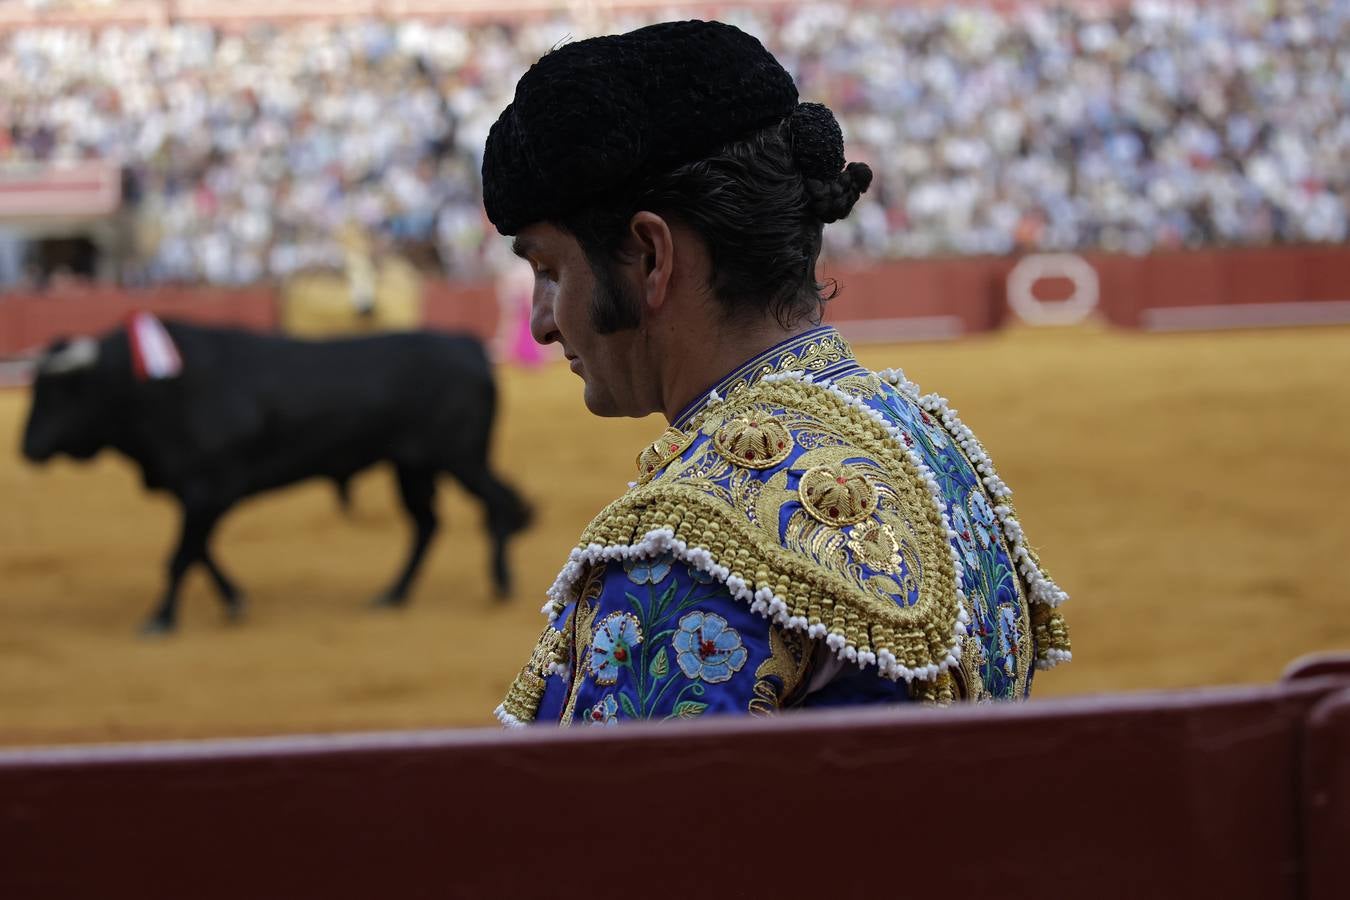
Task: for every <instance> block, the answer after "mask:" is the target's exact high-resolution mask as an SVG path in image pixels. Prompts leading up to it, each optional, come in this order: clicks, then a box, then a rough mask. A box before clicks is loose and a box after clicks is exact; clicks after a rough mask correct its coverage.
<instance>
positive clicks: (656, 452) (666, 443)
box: [637, 428, 698, 484]
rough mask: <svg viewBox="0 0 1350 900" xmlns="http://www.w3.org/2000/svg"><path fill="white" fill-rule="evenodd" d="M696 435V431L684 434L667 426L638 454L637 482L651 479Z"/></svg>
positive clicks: (641, 482) (690, 442) (640, 482)
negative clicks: (662, 432)
mask: <svg viewBox="0 0 1350 900" xmlns="http://www.w3.org/2000/svg"><path fill="white" fill-rule="evenodd" d="M697 436H698V434H697V432H694V433H690V434H686V433H685V432H683V431H680V430H679V429H678V428H667V429H666V431H665V433H664V434H662V435H661V436H660V437H659V438H657V439H656V440H655V441H653V442H652V444H651V445H650V446H648V447H647V448H646V449H645V450H643V451H642V452H641V453H639V454H638V458H637V469H638V484H646V483H647V482H648V481H651V480H652V478H653V476H655V475H656V473H657V472H659V471H660V470H661V469H663V468H665V466H666V464H667V463H669V462H670V461H671V460H673V459H675V458H676V457H677V456H679V455H680V454H681V453H683V452H684V451H685V450H686V449H687V448H688V447H689V445H690V444H692V443H693V442H694V438H695V437H697Z"/></svg>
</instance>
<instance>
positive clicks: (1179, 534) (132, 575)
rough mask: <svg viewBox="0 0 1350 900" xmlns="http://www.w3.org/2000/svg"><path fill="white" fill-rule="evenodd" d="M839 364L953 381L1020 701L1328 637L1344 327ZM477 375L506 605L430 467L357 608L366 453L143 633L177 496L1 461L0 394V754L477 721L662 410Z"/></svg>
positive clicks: (518, 378) (1025, 344) (1344, 618)
mask: <svg viewBox="0 0 1350 900" xmlns="http://www.w3.org/2000/svg"><path fill="white" fill-rule="evenodd" d="M861 356H862V358H863V360H864V361H865V362H866V363H868V364H870V365H873V366H874V367H884V366H890V365H896V366H902V367H904V369H905V370H906V372H907V374H908V375H909V376H910V377H911V378H913V379H915V380H916V381H918V382H919V384H920V385H921V386H922V387H923V388H924V389H925V390H937V391H940V392H942V393H944V394H946V395H947V396H948V397H949V398H951V400H952V401H953V404H954V405H955V406H956V407H957V408H958V409H959V410H960V412H961V414H962V417H963V418H964V420H965V421H966V422H967V424H969V425H970V426H971V427H972V428H974V429H975V430H976V432H977V433H978V434H980V436H981V437H982V439H983V441H984V443H985V445H986V446H987V447H988V449H989V451H990V453H991V455H992V456H993V457H994V460H995V462H996V463H997V464H998V466H999V471H1000V474H1002V475H1003V476H1004V477H1005V478H1006V479H1007V481H1008V482H1009V483H1010V484H1011V485H1012V487H1013V489H1014V491H1016V493H1017V504H1018V509H1019V512H1020V514H1021V517H1022V521H1023V524H1024V525H1025V526H1026V528H1027V531H1028V534H1029V535H1030V537H1031V539H1032V541H1033V543H1035V544H1037V545H1038V546H1039V548H1040V549H1041V551H1042V558H1043V559H1044V560H1045V562H1046V564H1047V566H1048V567H1049V569H1050V570H1051V571H1052V572H1053V573H1054V575H1055V577H1056V579H1057V580H1058V581H1059V583H1060V584H1061V585H1063V586H1064V587H1065V588H1066V589H1067V590H1068V591H1069V592H1070V593H1071V594H1072V595H1073V598H1074V599H1073V602H1072V603H1071V604H1070V605H1069V606H1067V607H1066V614H1067V616H1068V618H1069V621H1070V623H1071V625H1072V627H1073V629H1074V631H1073V636H1074V652H1075V656H1076V661H1075V662H1074V663H1073V664H1071V665H1069V666H1066V667H1063V668H1060V669H1058V670H1056V671H1054V672H1051V673H1046V674H1044V675H1043V676H1042V677H1041V678H1040V679H1039V680H1038V682H1037V684H1038V692H1037V693H1038V696H1047V695H1055V694H1068V693H1081V692H1096V691H1111V690H1135V689H1140V688H1163V687H1179V686H1189V685H1201V684H1216V683H1224V682H1251V681H1266V680H1270V679H1273V678H1275V677H1277V676H1278V674H1279V672H1280V670H1281V669H1282V667H1283V666H1284V665H1285V664H1286V663H1287V662H1288V661H1289V660H1290V659H1291V658H1293V657H1295V656H1297V655H1299V654H1302V653H1305V652H1308V651H1312V650H1318V649H1332V648H1338V647H1340V648H1344V647H1347V646H1350V607H1348V606H1347V604H1350V565H1347V564H1346V555H1347V548H1350V519H1348V518H1347V517H1346V515H1345V513H1344V510H1342V509H1341V504H1342V503H1344V502H1346V498H1347V497H1350V467H1347V464H1346V461H1347V460H1350V416H1347V414H1346V410H1347V409H1350V330H1347V329H1327V330H1303V331H1283V332H1250V333H1230V334H1222V335H1192V336H1142V335H1132V334H1120V333H1110V332H1101V331H1096V330H1083V331H1077V330H1076V331H1068V332H1029V331H1018V332H1012V333H1005V334H1001V335H996V336H992V337H986V338H978V339H972V340H969V341H966V342H962V343H960V344H952V345H909V346H894V347H867V348H864V349H863V352H862V353H861ZM502 381H503V395H504V402H503V406H504V412H503V416H502V419H501V421H500V426H499V430H498V444H497V459H498V460H499V466H500V468H501V470H502V471H503V472H504V473H507V475H508V477H510V478H511V479H512V480H514V481H515V482H516V483H517V484H518V485H519V486H520V487H521V489H522V490H523V491H524V492H526V493H527V494H528V495H529V496H530V498H531V499H532V500H533V501H534V502H535V503H536V505H537V507H538V510H539V522H538V525H537V527H536V528H535V529H534V530H533V531H532V532H530V533H529V534H528V535H527V536H526V537H525V538H524V539H523V540H521V541H520V542H519V543H518V544H517V547H516V553H515V564H516V572H517V580H518V585H519V590H518V594H517V597H516V598H515V601H514V602H513V603H511V604H509V605H503V606H499V605H496V604H494V603H493V602H492V600H491V599H490V596H489V591H488V581H487V571H486V569H487V559H486V549H485V544H484V541H483V539H482V537H481V535H480V531H479V527H478V521H479V512H478V510H477V509H476V508H475V507H473V506H471V505H470V504H469V502H468V501H467V500H466V498H465V495H464V494H463V493H462V492H461V491H459V489H458V488H456V487H452V486H451V485H450V484H449V483H446V485H445V488H446V489H445V490H444V491H443V494H442V509H443V512H444V522H445V524H446V527H445V529H444V530H443V532H442V534H441V536H440V538H439V539H438V542H437V544H436V545H435V546H434V548H433V551H432V553H431V555H430V559H429V561H428V564H427V566H426V568H425V569H424V570H423V575H422V579H421V583H420V585H419V587H418V589H417V591H416V595H415V597H414V600H413V602H412V604H411V605H410V607H409V608H408V609H406V610H404V611H402V612H393V613H391V612H379V611H375V610H372V609H369V608H367V607H366V605H365V603H366V600H367V599H368V597H369V596H370V595H372V594H373V593H374V592H375V591H376V590H377V588H379V587H380V586H381V585H382V584H383V583H384V582H385V581H386V580H387V579H388V578H389V577H390V576H391V575H392V574H393V572H394V570H395V568H396V566H397V565H398V563H399V561H400V560H401V557H402V554H403V553H404V551H405V543H406V541H407V531H406V527H405V524H404V521H403V519H402V517H401V515H400V513H399V512H398V510H397V508H396V506H395V497H394V490H393V484H392V478H391V476H390V474H389V473H388V472H386V471H384V470H379V471H375V472H372V473H370V474H368V475H366V476H365V477H364V478H362V479H361V480H359V481H358V482H357V483H356V485H355V499H356V503H355V510H354V513H353V514H352V515H351V516H350V517H344V516H343V515H342V514H341V513H340V511H339V510H338V507H337V503H336V500H335V497H334V494H333V491H332V489H331V487H330V486H328V485H326V484H317V483H316V484H308V485H304V486H301V487H298V488H294V489H291V490H290V491H287V492H283V493H278V494H274V495H271V496H268V497H264V498H261V499H259V500H255V501H253V502H250V503H248V504H247V505H245V506H241V507H240V508H238V509H237V510H236V511H235V513H234V514H233V515H232V516H231V517H230V518H228V519H227V520H226V521H225V523H224V525H223V526H222V528H221V531H220V533H219V535H218V537H217V540H216V545H215V546H216V553H217V556H218V558H219V559H220V560H221V562H222V565H223V566H225V567H226V568H227V569H228V570H229V571H230V572H231V573H232V574H233V575H234V577H235V578H236V580H238V581H239V582H240V584H241V585H243V586H244V588H245V589H246V590H247V591H248V593H249V597H250V602H251V607H250V614H249V617H248V619H247V621H245V622H244V623H242V624H239V625H229V624H226V623H225V622H224V621H223V619H222V616H221V610H220V607H219V605H218V603H217V601H216V599H215V596H214V592H213V590H212V589H211V588H210V585H209V584H208V583H207V579H206V577H205V575H204V574H202V573H194V575H193V576H192V577H191V578H190V579H189V582H188V586H187V589H186V591H185V594H184V598H183V599H184V603H183V616H182V622H181V626H180V630H179V634H178V635H177V636H175V637H172V638H169V639H162V640H143V639H141V638H138V637H137V636H136V628H137V626H138V625H139V623H140V621H141V619H142V618H143V617H144V616H145V615H146V614H147V612H148V611H149V608H150V606H151V603H152V602H153V600H154V599H155V597H156V595H157V593H158V592H159V590H160V586H161V579H162V566H163V560H164V558H165V557H166V556H167V554H168V552H169V549H170V542H171V540H172V539H173V536H174V533H175V530H176V528H177V523H176V510H175V507H174V506H173V504H172V503H171V502H170V501H169V500H168V499H166V498H164V497H158V496H156V497H148V496H146V495H145V494H143V493H142V491H141V488H140V483H139V478H138V475H137V473H135V472H134V470H133V469H132V468H131V467H130V465H129V464H128V463H126V462H124V461H123V460H121V459H120V458H114V457H112V456H106V455H105V456H104V457H100V458H99V459H98V460H96V461H95V462H94V463H93V464H91V465H88V466H76V465H74V464H72V463H69V462H60V463H57V464H54V465H52V466H50V467H48V468H46V469H36V468H32V467H30V466H28V465H27V464H25V463H23V462H22V461H21V460H20V459H19V457H18V455H17V447H18V445H19V439H20V433H21V430H22V422H23V418H24V416H25V415H26V412H27V406H28V398H27V395H26V392H24V391H16V390H10V391H0V449H3V451H4V452H3V453H0V744H34V743H49V742H67V741H109V740H131V739H149V738H172V737H197V736H206V735H254V734H268V733H278V732H301V731H334V730H347V729H376V728H407V727H438V726H450V725H480V726H481V725H489V724H492V721H493V720H492V718H491V710H492V708H493V707H494V706H495V705H496V703H497V702H498V700H499V699H500V697H501V694H502V692H503V690H504V689H505V687H506V685H507V683H508V681H509V680H510V678H511V677H512V676H513V674H514V673H515V671H516V670H517V669H518V668H519V667H520V665H521V664H522V663H523V662H524V660H525V657H526V656H527V655H528V653H529V650H530V648H531V646H532V642H533V639H534V637H535V636H536V634H537V633H538V631H539V629H540V628H541V627H542V624H543V620H542V618H541V617H540V615H539V614H538V611H537V610H538V608H539V606H540V604H541V602H542V598H543V591H544V588H545V587H546V586H547V585H548V584H549V583H550V582H551V581H552V579H553V576H554V575H555V574H556V572H557V569H558V567H559V566H560V565H561V563H562V562H563V560H564V558H565V556H566V553H567V550H568V549H569V547H570V546H571V545H572V543H573V541H574V540H575V539H576V537H577V535H578V533H579V532H580V529H581V528H582V526H583V525H584V524H585V523H586V521H587V520H588V519H589V517H590V516H591V515H592V514H593V513H594V512H596V511H597V510H598V509H599V507H600V506H601V505H602V504H603V503H604V502H606V501H607V500H609V499H612V498H613V497H614V496H616V495H617V494H618V492H620V491H621V490H622V489H623V487H624V483H625V482H626V481H627V480H628V478H629V472H630V468H631V466H632V460H633V457H634V455H635V454H636V452H637V450H638V449H640V448H641V447H642V445H643V444H645V443H646V442H648V441H650V440H651V439H652V438H653V437H654V436H655V435H656V434H658V433H659V431H660V427H661V426H660V423H658V422H657V421H656V420H654V419H650V420H645V421H598V420H594V419H592V418H590V417H589V416H588V414H587V413H586V411H585V408H584V407H583V406H582V403H581V392H580V385H579V383H578V382H577V380H576V378H575V377H574V376H573V375H572V374H571V373H570V372H568V371H567V370H566V369H565V368H563V367H562V366H560V365H555V366H552V367H549V368H546V369H543V370H540V371H534V372H523V371H507V372H504V373H503V376H502Z"/></svg>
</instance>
